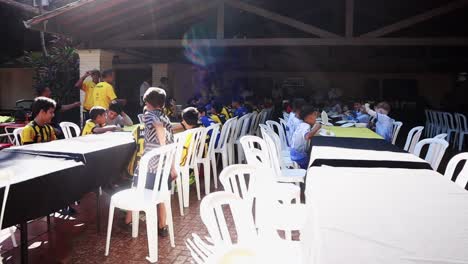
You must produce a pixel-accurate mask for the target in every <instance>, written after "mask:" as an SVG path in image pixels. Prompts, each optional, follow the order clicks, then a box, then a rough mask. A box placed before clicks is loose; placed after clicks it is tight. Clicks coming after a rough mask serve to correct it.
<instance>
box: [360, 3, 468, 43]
mask: <svg viewBox="0 0 468 264" xmlns="http://www.w3.org/2000/svg"><path fill="white" fill-rule="evenodd" d="M466 5H468V0H458V1H453V2H450V3H448V4H446V5H444V6H441V7H438V8H434V9H431V10H429V11H427V12H424V13H421V14H419V15H415V16H412V17H410V18H407V19H403V20H400V21H398V22H396V23H393V24H391V25H388V26H385V27H382V28H379V29H377V30H374V31H371V32H368V33H365V34H362V35H361V37H374V38H375V37H382V36H384V35H388V34H390V33H392V32H396V31H399V30H401V29H404V28H407V27H410V26H413V25H415V24H417V23H421V22H423V21H426V20H429V19H431V18H434V17H437V16H441V15H443V14H446V13H449V12H451V11H453V10H456V9H458V8H461V7H464V6H466Z"/></svg>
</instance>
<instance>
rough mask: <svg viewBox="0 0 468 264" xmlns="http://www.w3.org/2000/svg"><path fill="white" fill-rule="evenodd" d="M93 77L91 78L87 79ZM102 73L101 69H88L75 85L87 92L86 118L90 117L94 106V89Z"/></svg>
mask: <svg viewBox="0 0 468 264" xmlns="http://www.w3.org/2000/svg"><path fill="white" fill-rule="evenodd" d="M88 77H91V80H86V79H87V78H88ZM100 78H101V73H100V72H99V70H97V69H94V70H91V71H87V72H86V73H85V74H83V76H81V78H80V79H79V80H78V81H77V82H76V83H75V87H76V88H79V89H81V90H83V92H85V99H84V101H83V115H84V120H87V119H89V110H91V108H92V107H93V90H94V87H95V86H96V84H98V83H99V79H100Z"/></svg>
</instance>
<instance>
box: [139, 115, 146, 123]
mask: <svg viewBox="0 0 468 264" xmlns="http://www.w3.org/2000/svg"><path fill="white" fill-rule="evenodd" d="M137 117H138V121H140V124H144V123H145V122H144V121H143V114H138V115H137Z"/></svg>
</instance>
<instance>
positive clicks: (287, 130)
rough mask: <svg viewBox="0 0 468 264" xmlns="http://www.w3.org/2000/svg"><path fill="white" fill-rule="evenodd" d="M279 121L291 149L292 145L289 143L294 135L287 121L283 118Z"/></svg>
mask: <svg viewBox="0 0 468 264" xmlns="http://www.w3.org/2000/svg"><path fill="white" fill-rule="evenodd" d="M279 120H280V124H281V126H282V127H283V131H284V133H285V134H286V142H287V144H288V147H291V143H290V142H289V141H290V138H291V137H292V135H291V132H290V131H289V128H288V122H287V121H286V120H284V119H282V118H280V119H279Z"/></svg>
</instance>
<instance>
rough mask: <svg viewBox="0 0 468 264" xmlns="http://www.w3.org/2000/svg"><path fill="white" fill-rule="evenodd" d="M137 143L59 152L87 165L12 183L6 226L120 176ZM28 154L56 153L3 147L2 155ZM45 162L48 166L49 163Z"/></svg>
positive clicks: (48, 210)
mask: <svg viewBox="0 0 468 264" xmlns="http://www.w3.org/2000/svg"><path fill="white" fill-rule="evenodd" d="M134 148H135V145H134V144H132V143H128V144H122V145H118V146H114V147H112V148H107V149H103V150H98V151H93V152H88V153H84V154H73V153H68V154H67V153H57V154H59V155H58V156H57V158H60V159H62V158H64V157H68V158H69V159H73V160H78V161H83V163H84V165H83V166H79V167H75V168H70V169H65V170H62V171H56V172H53V173H50V174H47V175H43V176H40V177H36V178H33V179H30V180H27V181H24V182H20V183H16V184H13V185H11V189H10V193H9V196H8V201H7V207H6V210H5V216H4V220H3V226H4V227H7V226H11V225H14V224H18V223H20V222H24V221H28V220H32V219H36V218H39V217H42V216H45V215H48V214H50V213H53V212H56V211H58V210H59V209H62V208H64V207H65V206H67V205H69V204H71V203H73V202H74V201H77V200H79V199H81V197H82V196H83V195H84V194H86V193H88V192H92V191H95V190H97V189H98V188H99V186H103V185H105V184H107V183H109V182H111V180H112V179H115V178H116V177H119V175H120V173H121V172H122V171H123V170H124V169H125V168H126V166H127V165H128V162H129V160H130V158H131V155H132V154H133V151H134ZM24 155H37V156H47V157H52V156H54V153H52V152H47V151H23V152H22V151H21V150H20V149H18V150H13V151H5V150H3V151H1V152H0V162H1V160H2V159H15V158H20V157H21V156H23V157H24ZM45 166H47V165H46V164H45ZM3 191H4V188H1V189H0V202H1V201H2V200H3Z"/></svg>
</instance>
